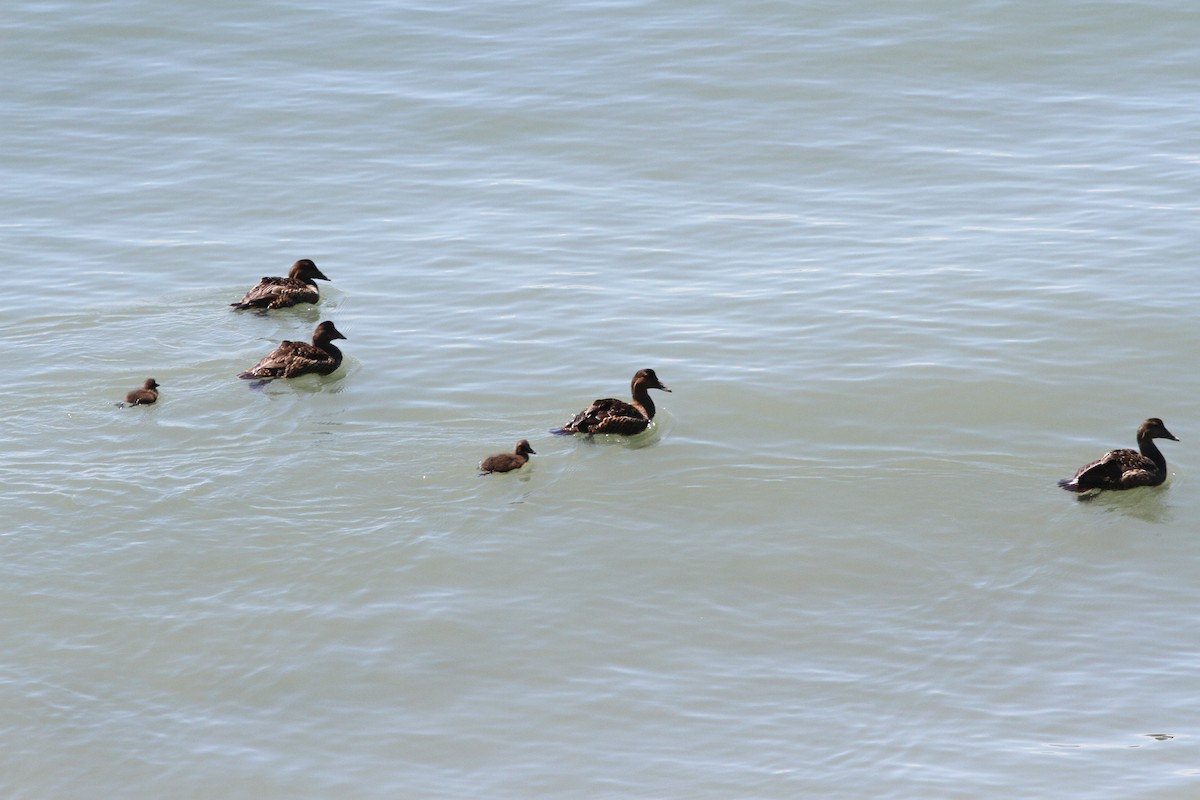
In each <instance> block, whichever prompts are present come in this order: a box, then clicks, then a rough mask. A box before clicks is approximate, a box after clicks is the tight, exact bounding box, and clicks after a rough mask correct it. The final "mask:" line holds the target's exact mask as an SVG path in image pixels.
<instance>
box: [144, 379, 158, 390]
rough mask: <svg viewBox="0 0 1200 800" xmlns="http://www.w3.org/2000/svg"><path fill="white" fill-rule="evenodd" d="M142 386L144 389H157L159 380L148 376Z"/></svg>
mask: <svg viewBox="0 0 1200 800" xmlns="http://www.w3.org/2000/svg"><path fill="white" fill-rule="evenodd" d="M142 388H143V389H157V388H158V381H156V380H154V378H146V382H145V383H143V384H142Z"/></svg>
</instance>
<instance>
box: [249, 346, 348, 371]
mask: <svg viewBox="0 0 1200 800" xmlns="http://www.w3.org/2000/svg"><path fill="white" fill-rule="evenodd" d="M341 355H342V354H341V351H340V350H338V349H337V348H334V347H330V349H329V351H325V350H322V349H321V348H319V347H316V346H315V345H312V344H309V343H308V342H293V341H286V340H285V341H283V342H280V343H279V346H278V347H276V348H275V349H274V350H272V351H271V352H270V353H267V355H265V356H263V357H262V358H261V359H260V360H259V362H258V363H257V364H255V365H254V366H253V367H251V368H250V369H248V370H246V371H245V372H243V373H241V374H240V375H239V376H238V377H239V378H294V377H296V376H299V375H307V374H309V373H316V374H318V375H328V374H329V373H331V372H333V371H334V370H335V369H337V368H338V366H339V365H340V364H341V361H342V359H341Z"/></svg>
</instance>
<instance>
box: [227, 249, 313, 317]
mask: <svg viewBox="0 0 1200 800" xmlns="http://www.w3.org/2000/svg"><path fill="white" fill-rule="evenodd" d="M318 280H321V281H327V280H329V278H326V277H325V274H324V273H323V272H321V270H319V269H317V265H316V264H314V263H313V262H312V259H308V258H302V259H300V260H299V261H297V262H296V263H295V264H292V268H291V269H290V270H289V271H288V274H287V277H286V278H263V279H262V280H261V281H259V282H258V286H255V287H254V288H253V289H251V290H250V291H248V292H246V296H245V297H243V298H242V299H241V300H240V301H239V302H237V303H230V304H229V305H231V306H233V307H234V308H238V309H242V308H267V309H270V308H287V307H288V306H294V305H296V304H297V303H315V302H317V301H318V300H320V299H321V295H320V293H319V292H318V291H317V283H316V282H317V281H318Z"/></svg>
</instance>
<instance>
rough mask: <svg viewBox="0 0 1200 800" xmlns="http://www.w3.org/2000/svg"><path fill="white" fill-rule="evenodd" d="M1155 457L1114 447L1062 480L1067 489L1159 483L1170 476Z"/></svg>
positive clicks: (1119, 487)
mask: <svg viewBox="0 0 1200 800" xmlns="http://www.w3.org/2000/svg"><path fill="white" fill-rule="evenodd" d="M1166 478H1167V475H1166V472H1165V471H1163V470H1160V469H1159V468H1158V465H1157V464H1155V463H1154V461H1152V460H1151V459H1149V458H1147V457H1146V456H1144V455H1142V454H1141V453H1139V452H1138V451H1137V450H1129V449H1126V448H1122V449H1120V450H1110V451H1108V452H1107V453H1105V454H1104V455H1103V456H1101V457H1100V458H1098V459H1097V460H1095V461H1093V462H1092V463H1090V464H1086V465H1084V466H1082V467H1080V468H1079V471H1078V472H1076V473H1075V477H1074V478H1071V479H1069V480H1062V481H1059V485H1060V486H1062V487H1063V488H1064V489H1071V490H1072V491H1076V492H1086V491H1090V490H1092V489H1132V488H1133V487H1135V486H1157V485H1158V484H1160V483H1162V482H1163V481H1164V480H1166Z"/></svg>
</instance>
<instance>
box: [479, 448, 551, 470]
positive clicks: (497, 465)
mask: <svg viewBox="0 0 1200 800" xmlns="http://www.w3.org/2000/svg"><path fill="white" fill-rule="evenodd" d="M535 455H537V452H536V451H534V449H533V448H532V447H531V446H530V445H529V440H528V439H522V440H521V441H519V442H517V446H516V447H515V448H513V451H512V452H511V453H497V454H496V455H494V456H488V457H487V458H485V459H484V460H483V461H480V462H479V471H480V473H481V474H484V475H486V474H487V473H489V472H512V471H513V470H514V469H520V468H521V467H523V466H525V464H526V463H527V462H528V461H529V457H530V456H535Z"/></svg>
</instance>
